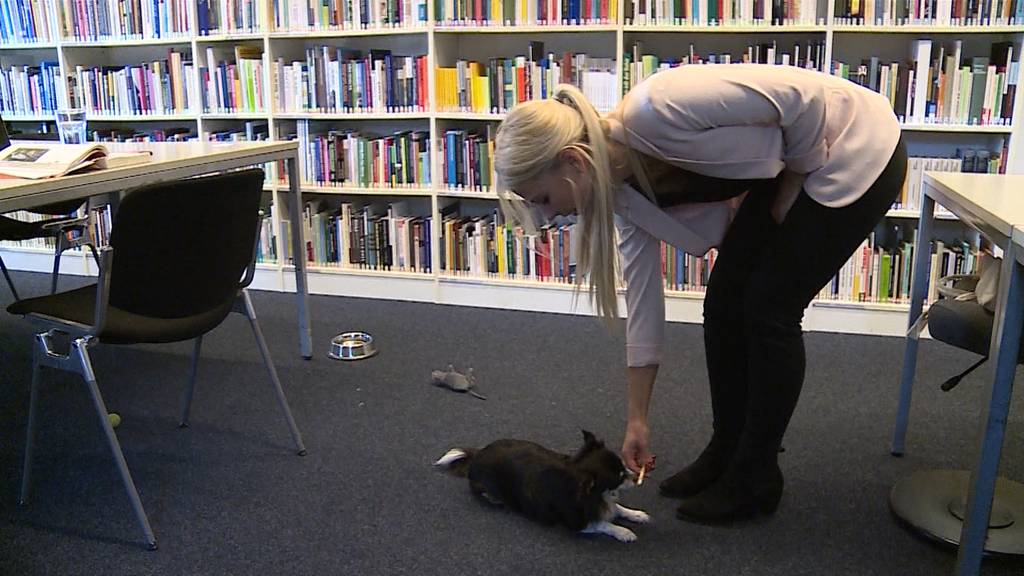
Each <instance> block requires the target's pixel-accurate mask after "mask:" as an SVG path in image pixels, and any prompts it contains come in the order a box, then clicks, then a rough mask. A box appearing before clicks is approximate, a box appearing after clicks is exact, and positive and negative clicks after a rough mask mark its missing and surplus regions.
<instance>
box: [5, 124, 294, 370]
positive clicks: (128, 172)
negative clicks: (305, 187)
mask: <svg viewBox="0 0 1024 576" xmlns="http://www.w3.org/2000/svg"><path fill="white" fill-rule="evenodd" d="M13 143H15V144H16V143H18V142H16V141H15V142H13ZM24 144H31V142H24ZM104 146H106V147H107V148H108V149H109V150H110V151H112V152H128V151H136V150H150V151H151V152H153V160H152V161H151V162H147V163H145V164H139V165H135V166H128V167H124V168H116V169H112V170H102V171H95V172H86V173H84V174H77V175H73V176H64V177H62V178H54V179H48V180H17V179H0V213H4V212H10V211H13V210H24V209H27V208H31V207H33V206H41V205H43V204H51V203H54V202H63V201H66V200H75V199H79V198H88V197H90V196H97V195H100V194H108V193H113V192H120V191H122V190H126V189H128V188H133V187H135V186H141V185H143V184H151V183H153V182H160V181H163V180H171V179H178V178H189V177H192V176H199V175H202V174H210V173H214V172H220V171H222V170H229V169H232V168H242V167H245V166H252V165H256V164H263V163H265V162H273V161H276V160H284V161H285V163H286V164H287V167H288V184H289V188H290V192H291V193H290V195H289V208H290V212H291V214H292V217H293V218H298V217H300V216H301V215H302V192H301V189H300V188H299V176H298V144H297V143H296V142H153V143H150V142H145V143H140V142H132V143H104ZM291 229H292V253H293V254H295V255H297V257H296V258H295V292H296V297H297V299H298V316H299V350H300V352H301V353H302V356H303V357H304V358H306V359H309V358H312V357H313V346H312V334H311V329H310V317H309V304H308V302H309V296H308V289H307V286H306V259H305V258H301V257H298V256H301V255H302V254H305V252H306V249H305V247H304V243H303V239H302V226H300V225H298V222H296V223H295V225H293V226H292V227H291Z"/></svg>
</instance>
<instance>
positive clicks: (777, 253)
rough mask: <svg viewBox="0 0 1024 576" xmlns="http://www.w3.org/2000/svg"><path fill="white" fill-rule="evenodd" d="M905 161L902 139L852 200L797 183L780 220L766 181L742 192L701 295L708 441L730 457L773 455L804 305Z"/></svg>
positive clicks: (796, 368)
mask: <svg viewBox="0 0 1024 576" xmlns="http://www.w3.org/2000/svg"><path fill="white" fill-rule="evenodd" d="M906 165H907V157H906V149H905V147H904V145H903V141H902V139H901V140H900V143H899V145H898V146H897V148H896V151H895V152H894V153H893V156H892V158H891V160H890V161H889V164H888V165H887V166H886V168H885V170H884V171H883V172H882V174H881V175H880V176H879V177H878V179H877V180H876V181H875V183H874V184H873V185H872V186H871V187H870V188H869V189H868V191H867V192H866V193H865V194H864V195H863V196H862V197H861V198H860V199H858V200H857V201H856V202H854V203H853V204H851V205H849V206H845V207H842V208H829V207H826V206H823V205H821V204H819V203H817V202H815V201H814V200H812V199H811V198H810V197H809V196H808V195H807V193H806V192H803V191H802V192H801V193H800V195H799V197H798V199H797V200H796V202H795V203H794V205H793V206H792V208H791V209H790V211H789V213H788V214H787V215H786V218H785V220H784V221H783V222H782V223H781V224H778V223H776V222H775V220H774V219H773V218H772V216H771V214H770V211H769V208H770V206H771V203H772V201H773V200H774V197H775V195H774V194H773V193H771V192H772V191H771V190H768V191H764V190H762V191H754V193H752V194H750V195H748V197H747V199H746V200H744V203H743V204H742V206H741V207H740V209H739V211H738V213H737V215H736V218H735V220H734V221H733V223H732V225H731V227H730V229H729V232H728V233H727V235H726V237H725V239H724V240H723V242H722V245H721V246H720V248H719V254H718V259H717V261H716V262H715V267H714V269H713V270H712V272H711V277H710V278H709V280H708V287H707V293H706V296H705V299H704V340H705V349H706V353H707V367H708V376H709V380H710V384H711V392H712V394H711V396H712V409H713V411H714V421H715V434H714V436H713V439H712V443H713V444H714V443H715V442H718V444H719V447H727V449H728V450H731V451H732V453H733V454H734V455H733V456H732V459H733V461H734V462H736V463H738V464H740V465H742V464H750V465H757V464H768V463H774V462H775V454H776V453H777V451H778V448H779V445H780V443H781V442H782V437H783V435H784V434H785V431H786V427H787V426H788V425H789V420H790V417H791V416H792V414H793V410H794V409H795V408H796V404H797V400H798V398H799V395H800V390H801V388H802V386H803V379H804V368H805V356H804V342H803V330H802V326H801V324H802V321H803V314H804V309H805V308H807V306H808V305H809V304H810V302H811V299H813V298H814V297H815V296H816V295H817V294H818V293H819V291H820V290H821V288H822V287H823V286H825V284H826V283H827V282H829V281H830V280H831V279H832V277H833V276H835V274H836V273H837V271H838V270H839V269H840V268H841V267H842V266H843V264H844V263H845V262H846V261H847V260H848V259H849V258H850V256H851V255H852V254H853V252H854V250H856V248H857V246H859V245H860V243H861V242H862V241H863V240H864V238H865V237H867V235H868V234H869V233H870V232H871V231H872V230H873V229H874V227H875V225H877V223H878V222H879V221H880V220H881V219H882V218H883V217H884V215H885V213H886V211H887V210H888V209H889V208H890V207H891V206H892V202H893V200H894V199H895V198H896V196H897V195H898V194H899V192H900V190H901V188H902V186H903V183H904V179H905V175H906ZM773 186H774V184H773ZM759 192H769V193H759Z"/></svg>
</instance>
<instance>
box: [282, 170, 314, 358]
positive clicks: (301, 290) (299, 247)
mask: <svg viewBox="0 0 1024 576" xmlns="http://www.w3.org/2000/svg"><path fill="white" fill-rule="evenodd" d="M286 164H287V166H288V202H289V209H290V210H291V217H292V227H291V228H292V260H293V261H294V263H295V298H296V300H298V302H297V307H298V312H299V352H300V353H301V354H302V357H303V358H305V359H306V360H309V359H311V358H312V357H313V333H312V329H311V327H310V324H311V323H310V315H309V289H308V285H307V284H306V242H305V241H304V240H303V238H302V224H301V222H302V210H303V208H304V206H303V205H302V186H301V183H300V182H299V156H298V154H296V155H295V156H291V157H289V158H287V160H286Z"/></svg>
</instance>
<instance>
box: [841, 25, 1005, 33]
mask: <svg viewBox="0 0 1024 576" xmlns="http://www.w3.org/2000/svg"><path fill="white" fill-rule="evenodd" d="M832 31H833V32H842V33H860V34H1019V33H1022V32H1024V26H1019V25H1018V26H1007V25H998V26H978V25H971V26H936V25H919V24H915V25H906V26H879V25H874V24H872V25H865V24H833V25H832Z"/></svg>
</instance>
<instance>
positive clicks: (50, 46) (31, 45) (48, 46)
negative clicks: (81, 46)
mask: <svg viewBox="0 0 1024 576" xmlns="http://www.w3.org/2000/svg"><path fill="white" fill-rule="evenodd" d="M56 49H57V43H56V42H21V43H15V42H11V43H10V44H5V43H3V42H0V50H56Z"/></svg>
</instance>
